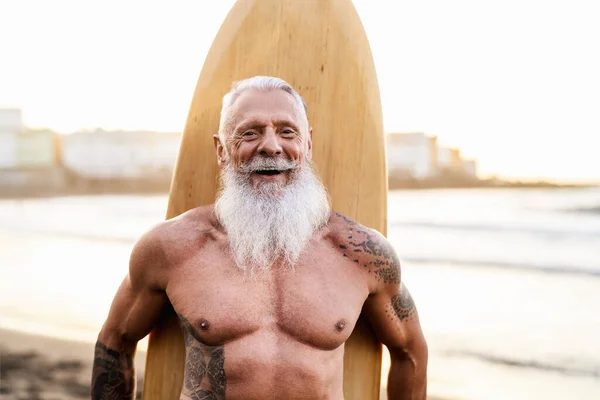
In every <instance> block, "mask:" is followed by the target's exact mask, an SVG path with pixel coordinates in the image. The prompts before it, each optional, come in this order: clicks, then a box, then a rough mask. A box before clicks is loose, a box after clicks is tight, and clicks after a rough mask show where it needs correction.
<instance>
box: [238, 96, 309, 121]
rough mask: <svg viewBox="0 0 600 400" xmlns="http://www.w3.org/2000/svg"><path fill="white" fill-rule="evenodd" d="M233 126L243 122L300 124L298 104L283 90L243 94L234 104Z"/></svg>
mask: <svg viewBox="0 0 600 400" xmlns="http://www.w3.org/2000/svg"><path fill="white" fill-rule="evenodd" d="M233 108H234V118H235V124H236V125H239V124H242V123H244V122H245V121H249V120H253V121H265V122H267V121H274V120H290V121H291V122H294V123H296V124H297V125H300V124H301V118H302V117H301V115H302V114H301V113H300V112H299V107H298V103H297V102H296V100H295V99H294V97H292V95H291V94H289V93H287V92H284V91H283V90H271V91H267V92H264V91H258V90H247V91H245V92H243V93H242V94H241V95H240V96H239V97H238V98H237V99H236V101H235V103H234V107H233Z"/></svg>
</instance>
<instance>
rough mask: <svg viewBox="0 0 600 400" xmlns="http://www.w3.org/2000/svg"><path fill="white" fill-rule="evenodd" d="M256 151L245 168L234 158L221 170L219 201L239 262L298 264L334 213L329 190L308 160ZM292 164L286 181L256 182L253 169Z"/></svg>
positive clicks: (264, 266)
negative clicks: (238, 168) (237, 167)
mask: <svg viewBox="0 0 600 400" xmlns="http://www.w3.org/2000/svg"><path fill="white" fill-rule="evenodd" d="M296 165H297V164H296V163H294V162H290V161H287V160H284V159H281V158H265V157H261V156H257V157H254V158H253V159H252V160H250V161H249V162H248V163H246V164H245V165H244V166H242V168H241V169H242V172H239V171H236V170H234V169H233V168H232V167H231V166H230V164H229V162H228V163H227V164H226V166H225V167H224V168H223V170H222V172H221V185H222V190H221V192H220V193H219V195H218V197H217V200H216V202H215V212H216V216H217V219H218V220H219V223H220V224H221V225H222V226H223V228H224V229H225V231H226V232H227V235H228V238H229V246H230V249H231V252H232V254H233V257H234V259H235V261H236V263H237V266H238V267H239V268H240V269H242V270H244V271H250V272H251V273H253V272H254V271H258V270H262V271H266V270H268V269H269V267H270V266H272V265H273V263H274V262H275V261H277V260H278V259H280V260H281V261H282V262H283V264H285V265H287V266H290V267H293V266H294V265H295V264H296V262H297V261H298V259H299V258H300V254H301V253H302V251H303V250H304V248H305V247H306V244H307V243H308V241H309V240H310V238H311V236H312V235H313V233H314V232H315V231H317V230H318V229H319V228H321V227H322V226H323V225H324V224H325V223H327V220H328V219H329V213H330V204H329V196H328V194H327V191H326V189H325V187H324V186H323V184H322V183H321V182H320V181H319V179H318V178H317V176H316V175H315V173H314V172H313V170H312V168H311V167H310V165H309V164H308V163H306V164H304V165H303V166H302V167H301V168H300V170H296V169H295V166H296ZM260 169H278V170H286V169H292V172H291V176H290V181H289V182H288V183H287V184H283V185H282V184H280V183H276V182H262V183H260V185H259V186H258V187H256V188H255V187H253V185H252V182H251V181H250V172H251V171H256V170H260Z"/></svg>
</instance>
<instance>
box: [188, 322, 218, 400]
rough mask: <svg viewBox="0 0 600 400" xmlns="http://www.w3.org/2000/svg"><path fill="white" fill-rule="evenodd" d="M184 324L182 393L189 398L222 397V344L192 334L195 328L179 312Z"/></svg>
mask: <svg viewBox="0 0 600 400" xmlns="http://www.w3.org/2000/svg"><path fill="white" fill-rule="evenodd" d="M179 319H180V321H181V324H182V326H183V328H184V338H185V349H186V361H185V379H184V384H183V392H182V393H183V394H184V395H186V396H188V397H189V398H190V399H192V400H221V399H224V398H225V389H226V387H227V378H226V376H225V352H224V346H208V345H205V344H203V343H201V342H199V341H198V340H196V338H195V337H194V334H195V332H196V330H195V328H194V327H193V326H192V325H191V324H190V323H189V321H188V320H187V319H186V318H185V317H183V316H181V315H179Z"/></svg>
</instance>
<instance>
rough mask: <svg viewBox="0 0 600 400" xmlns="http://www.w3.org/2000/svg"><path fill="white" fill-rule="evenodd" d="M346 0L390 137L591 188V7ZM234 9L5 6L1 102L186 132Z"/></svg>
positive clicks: (55, 123) (83, 119)
mask: <svg viewBox="0 0 600 400" xmlns="http://www.w3.org/2000/svg"><path fill="white" fill-rule="evenodd" d="M299 1H302V0H299ZM354 3H355V5H356V8H357V10H358V12H359V14H360V16H361V19H362V21H363V24H364V26H365V29H366V31H367V35H368V37H369V41H370V43H371V47H372V50H373V55H374V58H375V64H376V68H377V72H378V79H379V84H380V89H381V97H382V103H383V111H384V124H385V129H386V131H388V132H391V131H425V132H427V133H429V134H431V135H437V136H438V137H439V140H440V143H441V144H443V145H447V146H455V147H459V148H460V149H461V150H462V152H463V154H464V155H465V156H467V157H474V158H476V159H477V160H478V161H479V165H480V169H481V172H482V173H483V174H489V173H497V174H500V175H501V176H505V177H528V178H537V177H542V178H544V177H545V178H552V179H559V180H563V179H578V180H584V179H596V180H600V156H598V147H597V144H600V140H598V137H599V135H600V72H599V71H600V23H599V22H598V21H600V11H599V8H600V3H599V2H597V1H595V0H589V1H583V0H561V1H551V0H546V1H542V0H501V1H500V0H498V1H494V0H486V1H484V0H478V1H476V0H473V1H465V0H454V1H448V0H437V1H426V0H418V1H417V0H413V1H403V0H356V1H354ZM232 4H233V0H209V1H203V0H195V1H192V0H189V1H173V0H171V1H166V0H165V1H161V2H158V1H152V2H150V1H146V2H142V1H126V0H118V1H117V0H110V1H109V0H103V1H84V0H77V1H75V0H74V1H64V0H54V1H45V0H40V1H31V0H0V107H20V108H22V109H23V113H24V120H25V123H26V124H27V125H29V126H34V127H49V128H51V129H54V130H57V131H59V132H63V133H68V132H71V131H74V130H78V129H82V128H95V127H104V128H106V129H113V128H115V129H116V128H124V129H152V130H168V131H181V130H182V129H183V125H184V123H185V118H186V116H187V112H188V107H189V102H190V99H191V96H192V92H193V90H194V87H195V84H196V80H197V78H198V74H199V72H200V69H201V68H202V63H203V61H204V58H205V56H206V53H207V52H208V49H209V47H210V45H211V43H212V40H213V38H214V36H215V34H216V32H217V30H218V29H219V26H220V25H221V22H222V21H223V18H224V17H225V15H226V14H227V12H228V11H229V9H230V7H231V5H232Z"/></svg>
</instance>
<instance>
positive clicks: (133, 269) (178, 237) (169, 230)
mask: <svg viewBox="0 0 600 400" xmlns="http://www.w3.org/2000/svg"><path fill="white" fill-rule="evenodd" d="M213 215H214V213H213V211H212V207H210V206H206V207H198V208H194V209H192V210H189V211H187V212H185V213H183V214H181V215H179V216H177V217H174V218H171V219H169V220H166V221H161V222H159V223H157V224H156V225H154V226H152V227H151V228H149V229H148V230H146V231H145V232H144V233H143V234H142V235H141V236H140V237H139V239H138V240H137V241H136V243H135V244H134V246H133V248H132V250H131V255H130V259H129V274H130V276H131V278H132V279H133V278H137V279H136V280H137V281H153V282H155V283H156V285H157V286H159V287H162V286H164V285H166V283H165V282H166V280H167V276H168V272H169V270H170V269H171V268H172V267H173V266H174V265H176V264H179V263H180V262H182V261H183V260H184V259H185V258H187V257H189V256H191V255H193V253H194V252H195V250H197V249H198V246H202V243H203V242H205V241H206V239H207V238H209V237H211V235H214V234H215V232H216V230H217V228H216V222H215V221H216V220H215V218H214V217H213Z"/></svg>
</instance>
